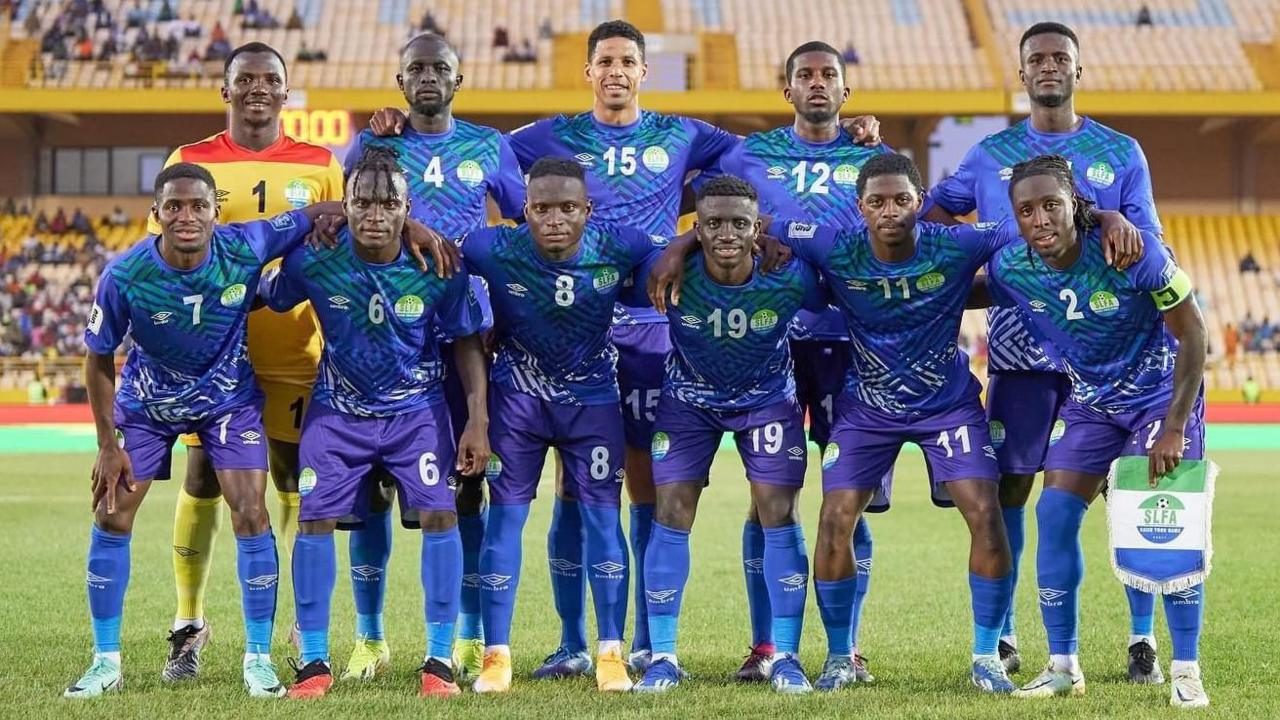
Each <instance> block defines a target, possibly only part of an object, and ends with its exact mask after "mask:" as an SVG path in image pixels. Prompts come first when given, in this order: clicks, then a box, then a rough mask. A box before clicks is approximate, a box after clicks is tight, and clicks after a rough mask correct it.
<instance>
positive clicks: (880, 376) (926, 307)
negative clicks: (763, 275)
mask: <svg viewBox="0 0 1280 720" xmlns="http://www.w3.org/2000/svg"><path fill="white" fill-rule="evenodd" d="M771 232H772V234H774V235H776V236H777V237H778V238H779V239H781V240H782V241H783V242H785V243H786V244H787V245H788V246H789V247H791V249H792V252H794V253H795V254H796V255H797V256H799V257H800V258H801V259H802V260H805V261H807V262H809V263H810V264H812V265H813V266H814V267H816V268H817V269H818V271H819V272H820V273H822V277H823V279H824V280H825V281H826V285H827V289H828V291H829V292H830V293H831V294H832V295H834V297H835V300H836V305H837V307H839V308H840V310H841V311H843V312H844V316H845V321H846V322H848V324H849V334H850V343H851V345H852V350H853V363H852V366H851V367H850V369H849V373H848V375H847V376H846V378H845V389H844V391H845V393H847V394H848V396H849V397H852V398H854V399H856V400H857V401H859V402H861V403H863V404H864V405H866V406H868V407H870V408H872V409H873V410H877V411H879V412H881V413H884V414H886V415H891V416H896V417H901V416H908V417H910V416H916V415H926V414H933V413H937V412H941V411H944V410H947V409H949V408H952V407H955V406H956V405H957V404H960V403H962V402H966V401H968V400H969V399H976V398H977V396H978V393H979V390H980V386H979V385H978V381H977V379H976V378H974V377H973V375H972V374H971V373H970V372H969V358H968V357H967V356H966V355H965V353H964V351H962V350H960V349H959V347H957V345H956V338H957V337H959V334H960V319H961V317H962V316H963V314H964V306H965V302H966V301H967V300H968V297H969V293H970V291H971V289H972V284H973V276H974V275H975V274H976V273H977V271H978V269H979V268H981V267H982V265H983V263H985V262H986V261H987V260H988V259H989V258H990V257H991V256H992V254H993V253H995V251H996V250H998V249H999V248H1001V247H1002V246H1004V245H1006V244H1008V243H1011V242H1015V241H1017V240H1018V235H1017V234H1016V231H1015V230H1014V228H1013V227H1012V223H1011V222H1003V223H999V224H994V223H985V224H981V225H956V226H954V227H947V226H944V225H937V224H934V223H919V224H918V225H917V226H916V252H915V254H914V255H913V256H912V257H911V258H910V259H908V260H906V261H903V262H900V263H888V262H884V261H882V260H879V259H878V258H876V256H875V254H874V253H873V252H872V249H871V239H870V237H869V236H868V232H867V229H866V226H865V225H864V224H862V223H859V224H858V226H857V227H855V228H853V229H849V230H836V229H833V228H827V227H823V226H821V225H816V224H813V223H804V222H798V221H784V220H776V221H774V224H773V226H772V228H771Z"/></svg>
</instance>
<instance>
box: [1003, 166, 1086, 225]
mask: <svg viewBox="0 0 1280 720" xmlns="http://www.w3.org/2000/svg"><path fill="white" fill-rule="evenodd" d="M1034 175H1047V176H1049V177H1051V178H1053V179H1054V180H1057V181H1058V185H1060V186H1061V187H1062V189H1063V190H1066V191H1067V193H1069V194H1070V195H1071V201H1072V203H1074V205H1075V214H1074V215H1073V216H1072V219H1073V220H1074V221H1075V224H1076V228H1077V230H1078V231H1079V232H1080V234H1081V235H1083V234H1085V233H1087V232H1088V231H1089V229H1090V228H1092V227H1093V226H1094V221H1093V213H1092V212H1091V211H1092V210H1093V201H1091V200H1088V199H1085V198H1083V197H1081V196H1080V193H1079V191H1077V190H1076V181H1075V176H1074V175H1072V174H1071V163H1070V162H1069V161H1068V160H1067V159H1066V158H1064V157H1062V156H1061V155H1040V156H1038V157H1033V158H1031V159H1030V160H1027V161H1026V162H1020V163H1018V164H1017V165H1014V166H1013V175H1011V176H1010V177H1009V194H1010V195H1012V194H1013V188H1014V186H1015V185H1017V184H1018V183H1019V182H1021V181H1023V180H1025V179H1027V178H1029V177H1032V176H1034Z"/></svg>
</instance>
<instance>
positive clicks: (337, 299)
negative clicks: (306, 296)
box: [329, 295, 351, 310]
mask: <svg viewBox="0 0 1280 720" xmlns="http://www.w3.org/2000/svg"><path fill="white" fill-rule="evenodd" d="M329 307H331V308H333V309H334V310H350V309H351V300H350V299H348V298H345V297H343V296H341V295H330V296H329Z"/></svg>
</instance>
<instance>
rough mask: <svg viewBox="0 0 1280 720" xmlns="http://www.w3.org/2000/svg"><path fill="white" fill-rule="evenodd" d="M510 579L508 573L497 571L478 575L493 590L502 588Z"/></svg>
mask: <svg viewBox="0 0 1280 720" xmlns="http://www.w3.org/2000/svg"><path fill="white" fill-rule="evenodd" d="M510 579H511V576H510V575H499V574H497V573H489V574H488V575H481V576H480V580H481V581H483V582H484V584H485V585H488V586H489V587H491V588H493V589H494V590H501V589H502V588H505V587H506V586H507V581H508V580H510Z"/></svg>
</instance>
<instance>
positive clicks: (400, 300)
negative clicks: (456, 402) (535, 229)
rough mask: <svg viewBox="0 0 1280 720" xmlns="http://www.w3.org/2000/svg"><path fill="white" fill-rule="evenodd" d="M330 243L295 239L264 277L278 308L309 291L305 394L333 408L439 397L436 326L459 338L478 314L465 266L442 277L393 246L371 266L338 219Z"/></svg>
mask: <svg viewBox="0 0 1280 720" xmlns="http://www.w3.org/2000/svg"><path fill="white" fill-rule="evenodd" d="M339 239H340V240H341V242H340V244H339V245H338V246H337V247H334V248H323V249H318V250H317V249H312V248H308V247H301V248H298V249H296V250H294V251H292V252H290V253H289V254H288V255H287V256H285V260H284V265H283V267H282V268H281V270H280V271H279V272H277V273H274V274H272V275H271V276H269V277H267V278H264V280H263V283H262V285H263V297H264V298H265V299H266V301H267V304H268V305H269V306H270V307H271V309H273V310H276V311H278V312H283V311H285V310H288V309H289V308H292V307H293V306H294V305H297V304H298V303H300V302H302V301H304V300H310V301H311V306H312V307H313V308H315V312H316V316H317V317H318V318H319V320H320V331H321V333H322V334H323V335H324V353H323V354H322V355H321V356H320V369H319V372H318V374H317V376H316V384H315V388H314V390H313V393H314V395H313V397H314V399H315V400H316V401H317V402H322V403H324V404H326V405H328V406H329V407H331V408H333V409H334V410H337V411H338V412H343V413H348V414H350V415H360V416H363V417H381V416H388V415H395V414H398V413H402V412H408V411H411V410H416V409H418V408H422V407H426V406H428V405H432V404H434V403H438V402H443V401H444V390H443V387H442V385H441V380H442V379H443V378H444V365H443V363H442V361H441V356H440V352H441V351H440V346H439V344H438V343H437V342H436V338H435V333H434V329H435V328H439V329H440V330H441V331H442V332H443V333H444V334H445V335H447V336H449V337H462V336H465V335H471V334H474V333H477V332H479V331H480V329H481V324H482V321H483V314H482V313H481V311H480V306H479V304H478V302H477V300H476V298H475V296H474V295H473V294H472V292H471V289H470V278H469V276H468V275H467V273H466V272H465V271H463V272H458V273H455V274H454V275H453V277H451V278H448V279H442V278H439V277H437V276H436V274H435V272H434V269H432V270H431V271H430V272H423V271H422V270H421V269H420V268H419V267H418V263H417V261H416V260H413V259H412V258H410V257H409V256H408V254H407V253H405V252H404V251H403V250H401V253H400V257H399V258H397V259H396V260H395V261H394V262H392V263H388V264H386V265H375V264H371V263H368V262H365V261H364V260H362V259H360V258H359V257H357V256H356V254H355V250H354V248H353V247H352V243H353V242H354V240H352V238H351V231H350V230H349V229H347V228H343V230H342V232H341V233H340V234H339Z"/></svg>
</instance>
